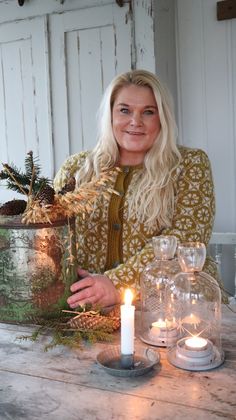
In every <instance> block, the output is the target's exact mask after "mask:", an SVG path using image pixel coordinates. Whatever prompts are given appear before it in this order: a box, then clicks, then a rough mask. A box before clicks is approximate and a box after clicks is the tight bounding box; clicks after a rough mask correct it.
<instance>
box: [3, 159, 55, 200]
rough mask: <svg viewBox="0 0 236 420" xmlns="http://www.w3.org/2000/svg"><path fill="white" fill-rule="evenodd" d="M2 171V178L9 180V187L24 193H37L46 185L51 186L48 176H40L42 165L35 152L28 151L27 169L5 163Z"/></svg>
mask: <svg viewBox="0 0 236 420" xmlns="http://www.w3.org/2000/svg"><path fill="white" fill-rule="evenodd" d="M2 165H3V170H2V171H0V180H6V181H7V185H6V186H7V188H8V189H10V190H13V191H16V192H18V193H20V194H24V195H27V196H29V195H34V196H35V195H37V194H38V193H39V192H40V191H41V190H42V189H43V188H44V187H46V186H50V185H51V181H50V180H49V179H48V178H45V177H40V173H41V167H40V165H39V163H38V158H34V156H33V152H32V151H30V152H28V153H27V156H26V158H25V171H24V172H23V171H21V170H20V169H19V168H17V167H16V166H15V165H13V164H11V165H8V164H7V163H3V164H2Z"/></svg>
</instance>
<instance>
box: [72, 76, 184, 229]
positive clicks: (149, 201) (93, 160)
mask: <svg viewBox="0 0 236 420" xmlns="http://www.w3.org/2000/svg"><path fill="white" fill-rule="evenodd" d="M130 84H133V85H136V86H146V87H149V88H151V90H152V91H153V94H154V96H155V99H156V103H157V107H158V113H159V118H160V124H161V130H160V132H159V134H158V136H157V138H156V140H155V141H154V144H153V146H152V147H151V149H150V150H149V151H148V152H147V153H146V155H145V158H144V162H143V171H142V173H141V174H139V175H138V176H137V179H136V180H135V183H134V187H133V191H132V194H131V195H130V199H129V216H130V217H132V216H135V217H136V218H137V219H138V220H139V221H140V222H141V223H145V224H147V225H149V224H150V225H151V224H153V223H158V224H159V226H160V227H164V226H169V225H170V224H171V219H172V217H173V210H174V189H173V181H172V173H173V171H174V169H175V168H176V167H177V166H178V164H179V162H180V159H181V155H180V152H179V150H178V148H177V145H176V138H177V127H176V123H175V118H174V113H173V106H172V99H171V97H170V96H169V93H168V92H167V91H166V90H165V89H164V87H163V86H162V85H161V83H160V81H159V80H158V78H157V77H156V76H155V75H154V74H152V73H150V72H148V71H146V70H133V71H129V72H127V73H123V74H121V75H119V76H117V77H116V78H115V79H113V81H112V82H111V83H110V85H109V86H108V87H107V89H106V91H105V93H104V96H103V99H102V102H101V105H100V108H99V111H98V141H97V145H96V147H95V148H94V149H93V150H92V151H91V153H90V154H89V156H88V157H87V159H86V162H85V165H84V166H83V168H82V169H81V170H80V171H79V172H78V180H79V183H80V184H81V183H83V182H85V181H88V180H89V179H91V177H92V176H93V175H94V174H95V175H97V176H99V173H100V171H101V169H102V168H112V167H114V166H115V165H116V164H117V162H118V161H119V148H118V146H117V143H116V140H115V138H114V135H113V129H112V109H113V104H114V101H115V98H116V96H117V94H118V92H119V91H120V89H121V88H123V87H124V86H128V85H130Z"/></svg>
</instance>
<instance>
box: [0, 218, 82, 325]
mask: <svg viewBox="0 0 236 420" xmlns="http://www.w3.org/2000/svg"><path fill="white" fill-rule="evenodd" d="M75 255H76V254H75V225H74V221H71V220H70V221H69V222H68V220H62V221H58V222H54V223H52V224H49V223H48V224H30V225H25V224H22V223H21V222H20V218H19V216H10V217H9V216H0V321H4V322H24V323H27V322H31V323H32V322H37V321H38V320H39V319H40V318H44V319H49V318H52V317H53V318H54V317H59V316H60V314H61V310H62V309H65V308H68V305H67V303H66V299H67V297H68V296H69V294H70V291H69V288H70V285H71V284H72V283H73V282H74V280H75V266H76V264H75Z"/></svg>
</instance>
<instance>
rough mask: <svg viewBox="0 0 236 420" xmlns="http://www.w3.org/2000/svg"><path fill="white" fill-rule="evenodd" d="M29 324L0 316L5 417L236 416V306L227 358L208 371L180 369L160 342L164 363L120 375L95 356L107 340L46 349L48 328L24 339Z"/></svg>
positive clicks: (228, 322)
mask: <svg viewBox="0 0 236 420" xmlns="http://www.w3.org/2000/svg"><path fill="white" fill-rule="evenodd" d="M235 310H236V308H235ZM31 331H32V328H31V327H24V326H19V325H10V324H0V378H1V384H0V419H1V420H2V419H4V420H5V419H17V420H18V419H21V418H24V419H27V420H34V419H49V420H51V419H52V420H54V419H60V420H64V419H66V420H73V419H76V420H78V419H84V418H86V419H109V420H110V419H131V420H133V419H135V420H136V419H140V420H141V419H148V420H149V419H150V420H152V419H173V418H175V419H180V418H182V417H183V416H185V417H186V418H187V419H188V418H190V417H191V419H219V418H227V419H236V314H234V313H232V312H230V311H229V309H227V308H225V307H224V308H223V322H222V342H223V348H224V350H225V356H226V360H225V363H224V364H223V365H222V366H221V367H219V368H217V369H215V370H211V371H207V372H188V371H184V370H181V369H177V368H175V367H173V366H171V365H170V364H169V363H168V362H167V360H166V350H165V349H161V350H159V349H157V351H160V354H161V363H160V364H159V365H157V366H156V367H155V368H154V369H153V370H152V371H151V372H150V373H148V374H147V375H145V376H142V377H137V378H117V377H113V376H110V375H108V374H107V373H106V372H105V371H104V370H103V369H102V368H101V367H100V366H99V365H97V363H96V355H97V354H98V353H99V352H100V351H101V350H102V349H104V348H105V347H107V344H103V343H99V344H96V345H93V346H88V345H86V346H85V347H83V349H78V350H70V349H68V348H66V347H62V346H60V347H57V348H55V349H53V350H51V351H49V352H47V353H45V352H44V346H45V344H46V343H47V342H48V340H49V337H48V336H44V337H41V339H40V340H39V341H38V342H36V343H32V342H31V341H28V340H27V341H23V340H19V337H20V336H21V335H25V334H27V333H30V332H31ZM118 340H119V334H118V335H117V337H116V340H115V341H118ZM136 340H137V342H138V341H139V340H138V338H137V339H136Z"/></svg>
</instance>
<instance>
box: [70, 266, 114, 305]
mask: <svg viewBox="0 0 236 420" xmlns="http://www.w3.org/2000/svg"><path fill="white" fill-rule="evenodd" d="M78 275H79V277H80V278H82V279H81V280H79V281H77V282H75V283H73V284H72V285H71V287H70V290H71V292H72V293H73V295H72V296H70V297H69V298H68V299H67V303H68V304H69V305H70V307H71V308H72V309H74V308H76V307H77V306H79V305H83V304H85V303H91V304H92V305H94V304H98V305H101V306H102V307H104V306H110V305H114V304H116V303H119V302H120V295H119V292H118V290H116V288H115V286H114V285H113V283H112V281H111V280H110V279H109V278H108V277H106V276H104V275H102V274H90V273H89V272H88V271H86V270H83V269H81V268H79V269H78Z"/></svg>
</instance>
